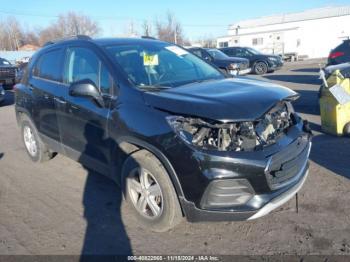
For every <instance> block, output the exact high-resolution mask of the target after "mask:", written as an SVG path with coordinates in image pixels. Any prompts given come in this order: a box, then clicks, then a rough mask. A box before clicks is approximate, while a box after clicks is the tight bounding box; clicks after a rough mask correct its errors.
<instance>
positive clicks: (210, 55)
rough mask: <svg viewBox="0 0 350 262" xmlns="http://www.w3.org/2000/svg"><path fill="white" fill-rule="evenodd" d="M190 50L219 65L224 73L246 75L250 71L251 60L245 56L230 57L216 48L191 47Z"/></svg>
mask: <svg viewBox="0 0 350 262" xmlns="http://www.w3.org/2000/svg"><path fill="white" fill-rule="evenodd" d="M188 50H190V51H191V52H192V53H194V54H195V55H196V56H199V57H200V58H202V59H204V60H206V61H207V62H209V63H212V64H213V65H215V66H217V67H218V68H220V70H222V71H223V72H224V73H228V74H231V75H234V76H235V75H246V74H248V73H250V71H251V69H250V67H249V60H248V59H245V58H238V57H229V56H227V55H226V54H225V53H223V52H221V51H220V50H218V49H215V48H210V49H209V48H200V47H191V48H189V49H188Z"/></svg>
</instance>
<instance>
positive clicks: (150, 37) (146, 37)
mask: <svg viewBox="0 0 350 262" xmlns="http://www.w3.org/2000/svg"><path fill="white" fill-rule="evenodd" d="M141 38H143V39H152V40H158V39H157V38H155V37H153V36H148V35H143V36H141Z"/></svg>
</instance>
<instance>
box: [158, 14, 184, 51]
mask: <svg viewBox="0 0 350 262" xmlns="http://www.w3.org/2000/svg"><path fill="white" fill-rule="evenodd" d="M155 27H156V30H157V35H158V38H159V39H161V40H163V41H167V42H172V43H175V44H179V45H183V44H184V43H185V39H184V35H183V31H182V26H181V24H180V22H178V21H177V20H176V18H175V15H174V14H173V13H171V12H168V13H167V16H166V21H165V23H164V22H162V21H160V20H159V19H157V20H156V23H155Z"/></svg>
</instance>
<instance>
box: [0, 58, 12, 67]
mask: <svg viewBox="0 0 350 262" xmlns="http://www.w3.org/2000/svg"><path fill="white" fill-rule="evenodd" d="M0 65H2V66H4V65H11V63H10V62H9V61H7V60H6V59H3V58H0Z"/></svg>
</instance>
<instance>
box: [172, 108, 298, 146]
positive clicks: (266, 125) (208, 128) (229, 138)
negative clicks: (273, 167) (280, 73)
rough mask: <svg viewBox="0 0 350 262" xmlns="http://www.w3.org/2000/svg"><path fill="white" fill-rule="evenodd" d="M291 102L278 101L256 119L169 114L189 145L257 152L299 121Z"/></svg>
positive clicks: (175, 129) (178, 132) (178, 131)
mask: <svg viewBox="0 0 350 262" xmlns="http://www.w3.org/2000/svg"><path fill="white" fill-rule="evenodd" d="M292 114H294V111H293V107H292V106H291V104H290V103H289V102H283V103H279V104H278V105H276V107H274V108H273V109H271V110H270V111H269V112H268V113H266V114H265V115H264V116H263V117H262V118H261V119H259V120H257V121H245V122H232V123H220V122H215V121H210V120H204V119H201V118H193V117H184V116H168V117H166V119H167V121H168V123H169V125H170V126H171V127H172V129H173V130H174V131H175V133H176V134H177V135H178V136H179V137H180V138H181V139H182V140H183V141H184V142H185V143H187V144H189V145H191V146H194V147H197V148H200V149H204V150H218V151H236V152H237V151H254V150H259V149H261V148H262V147H263V146H265V145H270V144H273V143H275V141H276V139H277V138H278V137H280V136H281V135H282V134H284V133H285V132H286V131H287V129H288V128H289V127H290V126H291V125H293V124H294V122H295V121H296V120H295V119H296V118H294V117H291V115H292Z"/></svg>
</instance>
